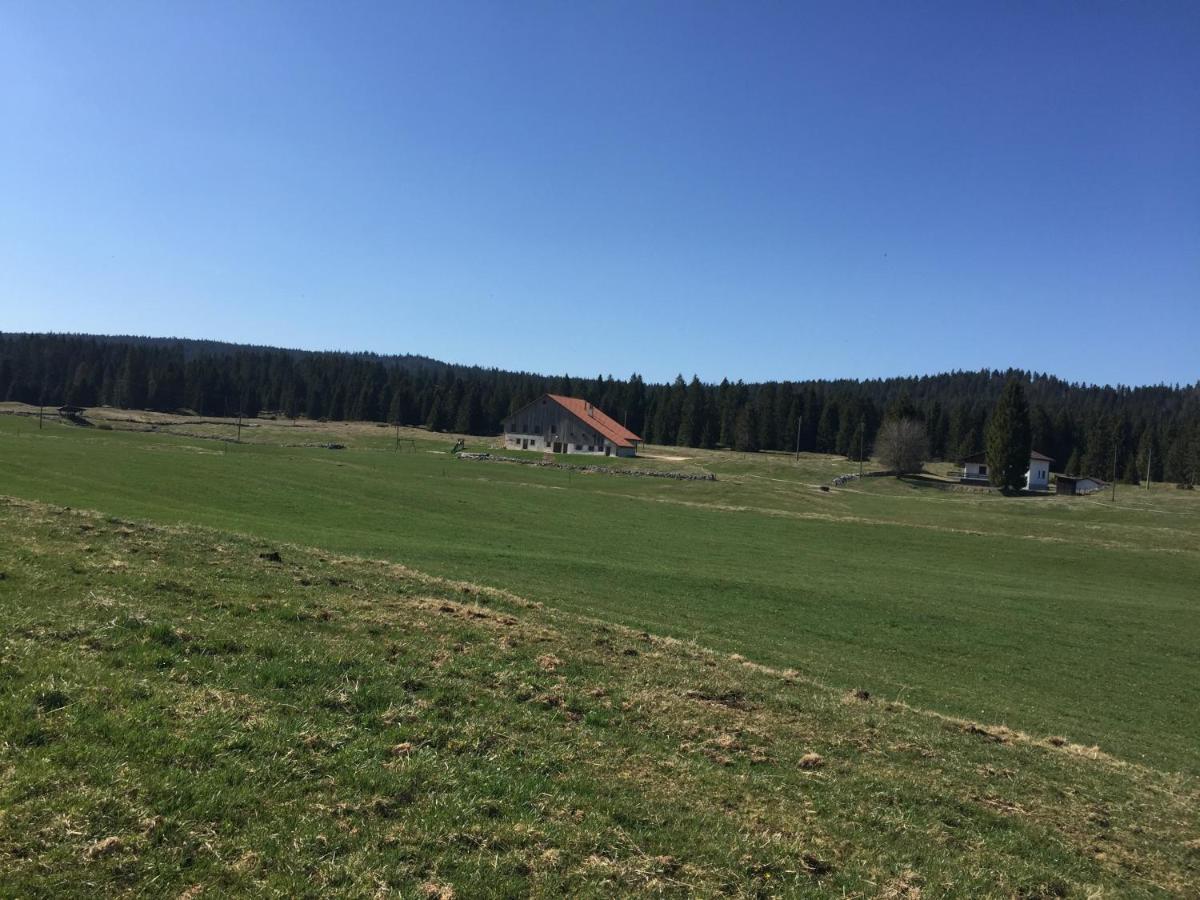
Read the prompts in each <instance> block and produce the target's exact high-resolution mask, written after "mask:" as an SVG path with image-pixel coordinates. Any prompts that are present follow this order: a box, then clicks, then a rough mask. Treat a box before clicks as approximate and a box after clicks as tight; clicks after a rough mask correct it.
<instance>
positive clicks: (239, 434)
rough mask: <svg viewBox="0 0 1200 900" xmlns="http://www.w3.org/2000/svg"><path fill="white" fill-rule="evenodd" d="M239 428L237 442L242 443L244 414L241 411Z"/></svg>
mask: <svg viewBox="0 0 1200 900" xmlns="http://www.w3.org/2000/svg"><path fill="white" fill-rule="evenodd" d="M237 428H238V432H237V442H238V443H239V444H240V443H241V442H242V414H241V413H238V426H237Z"/></svg>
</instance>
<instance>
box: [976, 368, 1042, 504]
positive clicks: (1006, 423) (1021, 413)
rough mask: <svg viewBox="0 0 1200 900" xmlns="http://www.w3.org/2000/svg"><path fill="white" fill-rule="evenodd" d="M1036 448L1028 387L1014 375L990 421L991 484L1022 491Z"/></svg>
mask: <svg viewBox="0 0 1200 900" xmlns="http://www.w3.org/2000/svg"><path fill="white" fill-rule="evenodd" d="M1032 449H1033V435H1032V432H1031V430H1030V426H1029V402H1028V401H1027V400H1026V399H1025V389H1024V388H1022V387H1021V382H1019V381H1017V379H1015V378H1010V379H1009V381H1008V383H1007V384H1006V385H1005V386H1004V392H1003V393H1002V394H1001V395H1000V400H999V401H998V402H997V403H996V408H995V409H994V410H992V419H991V421H990V422H989V423H988V429H987V466H988V479H989V480H990V481H991V483H992V484H994V485H996V486H997V487H1000V488H1003V489H1005V490H1020V489H1021V487H1022V486H1023V485H1024V484H1025V472H1026V471H1027V470H1028V469H1029V454H1030V451H1032Z"/></svg>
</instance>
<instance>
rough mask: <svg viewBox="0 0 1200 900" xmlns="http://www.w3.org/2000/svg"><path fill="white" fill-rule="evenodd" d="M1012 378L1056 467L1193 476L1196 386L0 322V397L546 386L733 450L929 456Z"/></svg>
mask: <svg viewBox="0 0 1200 900" xmlns="http://www.w3.org/2000/svg"><path fill="white" fill-rule="evenodd" d="M1010 378H1015V379H1016V380H1017V381H1018V382H1019V383H1020V384H1021V385H1022V386H1023V388H1024V393H1025V396H1026V397H1027V400H1028V404H1029V418H1030V429H1031V434H1032V443H1033V446H1034V447H1035V448H1036V449H1038V450H1040V451H1042V452H1043V453H1046V454H1048V455H1049V456H1051V457H1053V458H1054V460H1055V465H1054V467H1053V468H1054V470H1055V471H1065V472H1070V473H1073V474H1089V475H1095V476H1098V477H1101V478H1105V479H1107V478H1111V477H1112V475H1113V471H1114V466H1115V471H1116V475H1117V478H1119V479H1122V480H1126V481H1130V482H1133V481H1138V480H1141V479H1144V478H1145V477H1146V474H1147V471H1146V466H1147V461H1148V460H1149V461H1150V462H1149V465H1150V472H1149V474H1150V476H1151V477H1152V478H1153V479H1154V480H1156V481H1161V480H1167V481H1174V482H1180V483H1188V484H1194V483H1195V482H1197V481H1200V383H1197V384H1195V385H1190V386H1183V387H1181V386H1179V385H1175V386H1167V385H1157V386H1150V387H1138V388H1130V387H1123V386H1118V387H1107V386H1106V387H1099V386H1094V385H1083V384H1078V383H1068V382H1066V381H1063V380H1062V379H1059V378H1055V377H1053V376H1049V375H1045V374H1041V373H1036V372H1025V371H1020V370H1008V371H1003V372H1002V371H993V370H982V371H978V372H949V373H945V374H940V375H926V376H920V377H900V378H887V379H872V380H865V381H856V380H834V381H828V380H826V381H768V382H760V383H755V384H745V383H742V382H741V381H738V382H730V381H728V380H725V381H722V382H721V383H720V384H705V383H702V382H701V381H700V380H699V379H698V378H695V377H693V378H692V379H691V380H690V381H686V380H685V379H684V378H683V377H682V376H679V377H676V378H675V380H674V381H673V382H672V383H669V384H648V383H646V382H645V381H644V380H643V379H642V377H641V376H639V375H637V374H634V375H632V376H631V377H629V378H627V379H615V378H613V377H612V376H611V375H608V376H597V377H596V378H590V379H589V378H572V377H569V376H566V375H563V376H544V375H537V374H533V373H528V372H510V371H504V370H499V369H485V368H480V367H474V366H461V365H450V364H446V363H440V362H437V361H435V360H430V359H428V358H425V357H419V356H380V355H376V354H369V353H332V352H311V351H295V350H280V349H275V348H269V347H250V346H242V345H235V344H221V343H216V342H209V341H205V342H200V341H188V340H175V339H161V338H155V339H146V338H134V337H100V336H86V335H31V334H0V399H3V400H10V401H21V402H24V403H31V404H43V403H44V404H47V405H61V404H72V405H77V406H84V407H86V406H97V405H110V406H120V407H126V408H134V409H155V410H190V411H192V412H194V413H197V414H199V415H208V416H230V415H237V414H239V413H241V414H243V415H246V416H255V415H258V414H260V413H263V412H268V413H273V414H277V415H281V416H285V417H288V418H295V417H300V416H303V417H307V418H311V419H332V420H366V421H377V422H388V423H399V424H402V425H416V426H425V427H428V428H431V429H434V430H437V431H457V432H465V433H469V434H494V433H498V432H499V431H500V427H501V425H500V423H501V420H502V419H503V418H504V417H505V416H506V415H508V414H509V413H511V412H514V411H516V410H517V409H519V408H520V407H521V406H523V405H525V404H526V403H529V402H531V401H532V400H534V399H536V398H537V397H538V396H540V395H541V394H542V393H545V392H547V391H548V392H551V393H558V394H566V395H570V396H580V397H586V398H587V399H588V400H590V401H591V402H593V403H595V404H596V405H598V406H599V407H600V408H601V409H603V410H604V411H605V412H607V413H608V414H609V415H611V416H612V417H613V418H615V419H616V420H617V421H619V422H623V423H624V424H625V425H626V426H627V427H628V428H630V429H631V430H632V431H634V432H636V433H638V434H640V435H641V436H642V437H644V438H645V439H646V440H647V441H649V442H650V443H655V444H677V445H681V446H694V447H728V448H732V449H735V450H739V451H759V450H781V451H792V450H795V449H796V448H797V445H798V446H799V449H800V450H803V451H816V452H822V453H837V454H842V455H844V456H847V457H849V458H851V459H857V458H858V456H859V454H860V453H864V454H869V453H870V452H871V449H872V447H873V445H874V442H875V437H876V435H877V433H878V431H879V429H880V427H881V425H882V424H883V423H884V422H885V421H886V420H888V419H915V420H917V421H919V422H921V423H922V425H923V427H924V428H925V432H926V436H927V438H928V444H929V451H930V454H931V458H932V459H945V460H957V459H960V458H962V457H963V456H967V455H970V454H972V453H976V452H979V451H980V450H982V449H983V448H984V438H985V435H986V434H987V427H988V422H989V417H990V415H991V413H992V410H993V409H994V408H995V406H996V402H997V400H998V399H999V398H1000V395H1001V392H1002V390H1003V389H1004V386H1005V384H1006V382H1007V381H1008V380H1009V379H1010Z"/></svg>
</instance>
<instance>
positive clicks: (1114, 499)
mask: <svg viewBox="0 0 1200 900" xmlns="http://www.w3.org/2000/svg"><path fill="white" fill-rule="evenodd" d="M1109 502H1111V503H1116V502H1117V432H1116V430H1115V429H1114V431H1113V465H1112V500H1110V501H1109Z"/></svg>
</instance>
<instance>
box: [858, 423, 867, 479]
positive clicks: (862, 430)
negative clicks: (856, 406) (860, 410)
mask: <svg viewBox="0 0 1200 900" xmlns="http://www.w3.org/2000/svg"><path fill="white" fill-rule="evenodd" d="M866 436H867V420H866V419H863V420H862V421H860V422H859V423H858V477H859V478H862V474H863V441H864V440H866Z"/></svg>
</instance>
